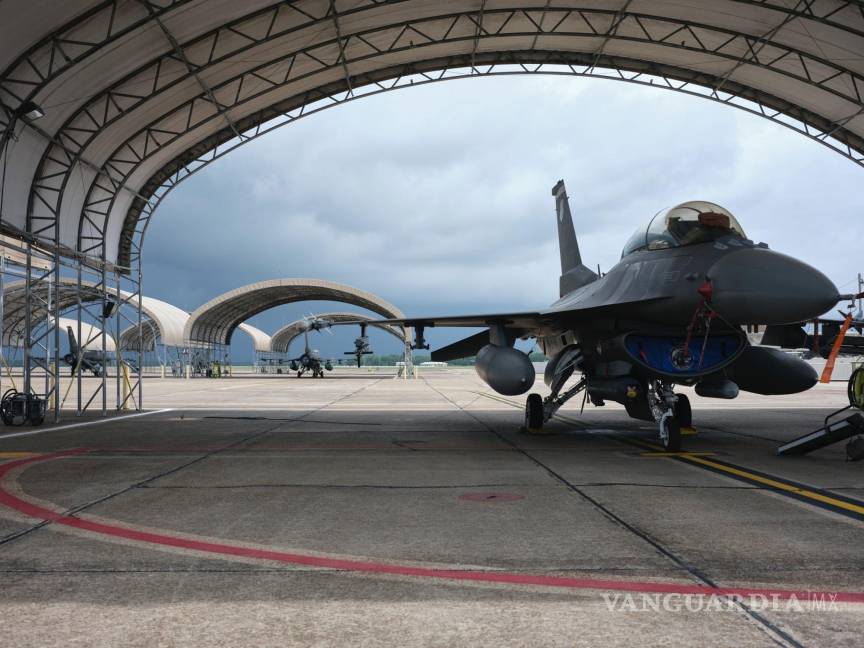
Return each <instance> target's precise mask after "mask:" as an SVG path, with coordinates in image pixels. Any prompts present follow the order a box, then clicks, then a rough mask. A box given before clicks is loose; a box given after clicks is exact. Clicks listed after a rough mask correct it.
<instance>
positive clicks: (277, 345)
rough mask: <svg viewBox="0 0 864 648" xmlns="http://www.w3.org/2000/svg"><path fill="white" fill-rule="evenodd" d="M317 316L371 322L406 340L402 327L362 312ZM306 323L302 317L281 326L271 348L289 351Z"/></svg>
mask: <svg viewBox="0 0 864 648" xmlns="http://www.w3.org/2000/svg"><path fill="white" fill-rule="evenodd" d="M315 318H316V319H323V320H330V321H331V322H353V321H355V320H363V321H365V322H371V326H374V327H375V328H379V329H381V330H382V331H386V332H387V333H389V334H390V335H392V336H393V337H395V338H396V339H397V340H399V341H400V342H403V343H404V342H405V334H404V333H403V331H402V330H401V329H400V328H398V327H396V326H391V325H389V324H378V323H375V322H374V320H373V319H372V318H371V317H370V316H369V315H363V314H362V313H321V314H320V315H315ZM305 325H306V320H305V319H302V320H297V321H296V322H291V323H290V324H286V325H285V326H283V327H282V328H280V329H279V330H278V331H276V332H275V333H274V334H273V338H272V339H271V342H270V350H271V351H273V352H274V353H288V349H289V348H291V343H292V342H293V341H294V340H295V339H296V338H297V337H299V336H301V335H303V331H305V330H306V326H305Z"/></svg>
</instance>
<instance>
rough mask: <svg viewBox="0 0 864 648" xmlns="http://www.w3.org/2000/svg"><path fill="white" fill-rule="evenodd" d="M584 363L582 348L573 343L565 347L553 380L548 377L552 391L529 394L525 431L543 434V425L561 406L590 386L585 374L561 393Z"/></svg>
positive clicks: (556, 364)
mask: <svg viewBox="0 0 864 648" xmlns="http://www.w3.org/2000/svg"><path fill="white" fill-rule="evenodd" d="M581 365H582V350H581V349H580V348H579V347H578V346H577V345H573V346H572V347H568V348H567V349H565V350H564V351H563V352H562V354H561V357H560V358H557V359H556V363H555V370H554V371H555V373H554V374H553V375H552V376H551V380H550V379H549V378H547V384H548V385H549V387H550V388H551V390H552V391H551V393H550V394H549V395H548V396H547V397H546V398H543V397H542V396H540V394H528V398H527V400H526V401H525V425H524V427H523V428H522V431H523V432H527V433H528V434H542V433H543V425H544V424H545V423H546V421H548V420H549V419H551V418H552V417H553V416H555V412H557V411H558V410H559V409H560V408H561V406H562V405H563V404H564V403H566V402H567V401H569V400H570V399H571V398H573V397H574V396H576V395H577V394H580V393H582V392H583V391H584V390H585V388H586V387H587V386H588V382H587V380H586V379H585V378H584V376H583V377H582V378H581V379H580V380H579V382H577V383H576V384H575V385H573V387H571V388H570V389H568V390H567V391H565V392H564V393H561V388H562V387H564V384H565V383H566V382H567V381H568V380H569V379H570V376H572V375H573V372H574V371H576V370H577V369H579V368H580V367H581Z"/></svg>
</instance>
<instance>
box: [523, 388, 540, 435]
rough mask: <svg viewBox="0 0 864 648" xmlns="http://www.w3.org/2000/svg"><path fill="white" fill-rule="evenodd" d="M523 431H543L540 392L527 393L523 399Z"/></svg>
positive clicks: (531, 432)
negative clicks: (526, 396)
mask: <svg viewBox="0 0 864 648" xmlns="http://www.w3.org/2000/svg"><path fill="white" fill-rule="evenodd" d="M525 431H526V432H528V433H529V434H538V433H540V432H542V431H543V397H542V396H540V394H528V398H527V400H526V401H525Z"/></svg>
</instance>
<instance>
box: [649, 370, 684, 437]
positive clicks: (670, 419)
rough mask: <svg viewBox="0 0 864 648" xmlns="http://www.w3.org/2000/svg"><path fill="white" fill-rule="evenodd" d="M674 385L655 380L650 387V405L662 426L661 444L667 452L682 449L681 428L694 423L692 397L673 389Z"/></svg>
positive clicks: (655, 418)
mask: <svg viewBox="0 0 864 648" xmlns="http://www.w3.org/2000/svg"><path fill="white" fill-rule="evenodd" d="M672 389H673V385H671V384H670V383H664V382H662V381H660V380H655V381H653V382H652V383H651V384H650V386H649V389H648V394H647V395H648V405H649V407H650V408H651V413H652V414H653V415H654V420H655V421H657V424H658V426H659V428H660V444H661V445H662V446H663V449H664V450H666V452H678V451H679V450H681V428H682V426H683V427H690V426H691V425H692V424H693V410H692V409H691V407H690V399H689V398H687V397H686V396H684V395H683V394H676V393H675V392H674V391H672Z"/></svg>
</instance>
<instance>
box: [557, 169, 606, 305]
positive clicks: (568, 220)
mask: <svg viewBox="0 0 864 648" xmlns="http://www.w3.org/2000/svg"><path fill="white" fill-rule="evenodd" d="M552 195H553V196H555V212H556V214H557V216H558V247H559V249H560V251H561V278H560V279H559V287H560V294H561V296H564V295H566V294H567V293H569V292H572V291H574V290H576V289H577V288H581V287H582V286H586V285H588V284H589V283H591V282H592V281H596V280H597V275H596V274H595V273H594V272H592V271H591V270H589V269H588V268H587V267H586V266H585V265H583V264H582V255H581V254H580V253H579V241H578V240H577V239H576V230H575V228H574V227H573V217H572V216H571V215H570V203H569V202H568V200H567V189H566V188H565V187H564V181H563V180H559V181H558V183H557V184H556V185H555V186H554V187H553V188H552Z"/></svg>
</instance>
